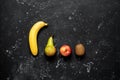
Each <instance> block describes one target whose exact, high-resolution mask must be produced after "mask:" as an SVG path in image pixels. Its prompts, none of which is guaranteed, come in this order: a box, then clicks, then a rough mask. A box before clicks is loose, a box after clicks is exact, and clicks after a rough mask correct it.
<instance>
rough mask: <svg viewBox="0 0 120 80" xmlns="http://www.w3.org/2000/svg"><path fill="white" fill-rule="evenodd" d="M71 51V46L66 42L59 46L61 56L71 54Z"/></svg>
mask: <svg viewBox="0 0 120 80" xmlns="http://www.w3.org/2000/svg"><path fill="white" fill-rule="evenodd" d="M71 52H72V50H71V47H70V46H69V45H67V44H65V45H62V46H61V47H60V54H61V55H62V56H65V57H66V56H69V55H70V54H71Z"/></svg>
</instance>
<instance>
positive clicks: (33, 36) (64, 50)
mask: <svg viewBox="0 0 120 80" xmlns="http://www.w3.org/2000/svg"><path fill="white" fill-rule="evenodd" d="M47 25H48V24H47V23H45V22H43V21H38V22H36V23H35V24H34V25H33V26H32V28H31V29H30V32H29V45H30V50H31V53H32V55H33V56H36V55H37V54H38V45H37V34H38V32H39V31H40V29H41V28H43V27H44V26H47ZM55 53H56V48H55V46H54V42H53V37H52V36H51V37H50V38H49V39H48V42H47V45H46V47H45V54H46V56H54V55H55ZM71 53H72V49H71V47H70V46H69V45H67V44H65V45H62V46H61V47H60V54H61V55H62V56H65V57H67V56H69V55H70V54H71ZM75 53H76V55H78V56H82V55H84V54H85V47H84V45H83V44H80V43H79V44H77V45H76V46H75Z"/></svg>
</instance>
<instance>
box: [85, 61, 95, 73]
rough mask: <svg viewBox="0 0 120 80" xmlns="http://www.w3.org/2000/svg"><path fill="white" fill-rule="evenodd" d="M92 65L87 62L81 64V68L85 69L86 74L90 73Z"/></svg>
mask: <svg viewBox="0 0 120 80" xmlns="http://www.w3.org/2000/svg"><path fill="white" fill-rule="evenodd" d="M93 64H94V63H93V62H88V63H86V64H83V66H84V67H86V70H87V72H88V73H90V71H91V68H92V65H93Z"/></svg>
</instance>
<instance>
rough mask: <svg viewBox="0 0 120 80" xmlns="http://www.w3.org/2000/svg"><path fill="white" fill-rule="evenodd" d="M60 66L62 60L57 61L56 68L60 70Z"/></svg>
mask: <svg viewBox="0 0 120 80" xmlns="http://www.w3.org/2000/svg"><path fill="white" fill-rule="evenodd" d="M60 65H61V59H59V60H58V61H57V65H56V68H58V67H59V66H60Z"/></svg>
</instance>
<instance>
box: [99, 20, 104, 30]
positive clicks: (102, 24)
mask: <svg viewBox="0 0 120 80" xmlns="http://www.w3.org/2000/svg"><path fill="white" fill-rule="evenodd" d="M102 25H103V22H101V23H100V24H99V25H98V30H99V29H100V28H101V26H102Z"/></svg>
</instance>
